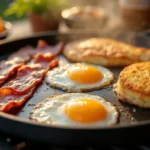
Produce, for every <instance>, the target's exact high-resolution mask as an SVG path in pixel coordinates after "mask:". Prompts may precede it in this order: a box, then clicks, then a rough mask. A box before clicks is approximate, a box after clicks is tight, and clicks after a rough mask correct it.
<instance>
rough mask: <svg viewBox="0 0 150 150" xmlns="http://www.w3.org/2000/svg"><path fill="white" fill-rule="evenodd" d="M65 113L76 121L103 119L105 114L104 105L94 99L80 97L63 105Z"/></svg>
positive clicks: (87, 121) (85, 121) (89, 121)
mask: <svg viewBox="0 0 150 150" xmlns="http://www.w3.org/2000/svg"><path fill="white" fill-rule="evenodd" d="M63 108H64V112H65V114H66V115H67V116H68V117H69V118H70V119H71V120H73V121H76V122H78V123H93V122H97V121H101V120H104V119H105V118H106V115H107V111H106V109H105V107H104V106H103V105H102V104H100V103H99V102H97V101H95V100H91V99H88V98H82V99H78V100H74V101H72V102H70V103H69V104H65V105H64V107H63Z"/></svg>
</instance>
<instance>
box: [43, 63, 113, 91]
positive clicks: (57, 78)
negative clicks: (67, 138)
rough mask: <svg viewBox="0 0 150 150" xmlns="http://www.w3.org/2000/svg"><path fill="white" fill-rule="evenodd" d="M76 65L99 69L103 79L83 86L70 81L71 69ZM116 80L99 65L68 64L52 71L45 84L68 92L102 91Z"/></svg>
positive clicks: (48, 74)
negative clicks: (69, 71) (69, 73)
mask: <svg viewBox="0 0 150 150" xmlns="http://www.w3.org/2000/svg"><path fill="white" fill-rule="evenodd" d="M76 65H80V66H81V65H84V66H87V65H88V66H92V67H95V68H96V69H98V70H99V71H100V72H101V73H102V74H103V78H102V80H100V81H99V82H96V83H90V84H83V83H78V82H75V81H73V80H71V79H70V77H69V76H68V70H69V68H73V67H74V66H76ZM113 79H114V76H113V73H112V72H111V71H109V70H108V69H107V68H104V67H102V66H98V65H91V64H85V63H75V64H67V65H64V66H60V67H58V68H55V69H53V70H50V71H49V72H48V73H47V75H46V78H45V82H46V83H48V84H50V85H51V86H52V87H54V88H59V89H62V90H64V91H67V92H83V91H92V90H94V89H100V88H102V87H104V86H106V85H109V84H110V83H111V82H112V81H113Z"/></svg>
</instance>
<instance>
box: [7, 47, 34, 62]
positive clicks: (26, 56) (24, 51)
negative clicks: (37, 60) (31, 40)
mask: <svg viewBox="0 0 150 150" xmlns="http://www.w3.org/2000/svg"><path fill="white" fill-rule="evenodd" d="M35 53H36V50H35V49H34V48H33V47H31V46H25V47H23V48H21V49H20V50H19V51H17V52H15V53H13V54H12V55H10V56H9V57H8V60H11V59H14V58H18V59H19V60H20V61H21V62H23V63H24V62H28V61H29V60H30V58H31V57H32V56H33V55H34V54H35Z"/></svg>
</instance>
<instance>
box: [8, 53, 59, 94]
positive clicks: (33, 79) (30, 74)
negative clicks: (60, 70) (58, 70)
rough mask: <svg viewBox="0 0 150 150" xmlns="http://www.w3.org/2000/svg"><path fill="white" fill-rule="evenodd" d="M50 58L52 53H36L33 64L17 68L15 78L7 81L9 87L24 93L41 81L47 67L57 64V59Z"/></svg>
mask: <svg viewBox="0 0 150 150" xmlns="http://www.w3.org/2000/svg"><path fill="white" fill-rule="evenodd" d="M52 60H53V57H52V55H41V54H39V55H37V57H36V59H35V61H34V63H33V64H31V65H26V66H23V67H21V68H20V69H19V70H18V73H17V77H16V79H15V80H13V81H11V82H10V83H9V87H10V88H12V89H13V90H15V91H16V92H17V93H19V94H20V93H26V92H27V91H29V90H30V89H31V88H32V87H34V86H36V85H37V84H39V83H40V82H41V81H42V79H43V78H44V76H45V74H46V72H47V71H48V70H49V69H51V68H52V67H55V66H56V65H57V64H58V61H56V60H53V61H52ZM50 62H51V63H50Z"/></svg>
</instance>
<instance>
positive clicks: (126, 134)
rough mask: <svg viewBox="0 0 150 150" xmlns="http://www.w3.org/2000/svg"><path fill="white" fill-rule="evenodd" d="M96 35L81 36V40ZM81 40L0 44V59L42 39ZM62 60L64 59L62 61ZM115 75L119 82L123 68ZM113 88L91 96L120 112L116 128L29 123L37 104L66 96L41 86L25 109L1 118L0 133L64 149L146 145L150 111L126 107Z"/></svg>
mask: <svg viewBox="0 0 150 150" xmlns="http://www.w3.org/2000/svg"><path fill="white" fill-rule="evenodd" d="M90 36H94V35H89V34H86V35H82V36H81V35H80V38H85V37H90ZM75 38H78V39H79V35H78V34H56V33H52V32H51V33H46V34H40V35H35V36H34V37H28V38H25V39H19V40H15V41H10V42H5V43H4V42H3V43H2V44H0V55H1V56H0V59H1V60H2V59H6V57H7V56H8V55H9V54H10V53H12V52H14V51H16V50H18V49H19V48H21V47H23V46H25V45H33V46H35V45H36V44H37V41H38V40H39V39H44V40H46V41H47V42H48V43H49V44H51V45H53V44H56V43H57V41H58V39H61V40H63V41H65V42H67V41H69V40H73V39H75ZM60 59H62V58H61V57H60ZM109 69H110V70H112V71H113V72H114V74H115V78H116V79H117V77H118V75H119V72H120V71H121V70H122V69H123V68H109ZM112 86H113V84H112V85H110V86H108V87H106V88H104V89H101V90H97V91H93V92H88V93H90V94H95V95H100V96H102V97H104V98H105V99H106V100H108V101H110V102H111V103H113V104H114V105H116V107H117V108H118V110H119V112H120V117H119V122H118V124H117V125H115V126H106V127H101V128H90V129H87V128H84V129H83V128H80V129H79V128H71V127H62V126H56V125H46V124H39V123H36V122H33V121H31V120H29V118H28V117H29V113H30V111H31V110H32V108H33V107H34V105H35V104H37V103H39V102H40V101H42V100H43V99H45V98H46V97H47V96H50V95H51V94H54V93H64V92H63V91H61V90H58V89H53V88H50V87H49V86H48V85H46V84H44V83H42V84H41V85H40V86H39V87H38V88H37V90H36V92H35V93H34V95H33V97H32V98H30V99H29V100H28V102H26V104H25V105H24V106H22V107H18V108H17V109H14V110H13V111H12V113H13V115H12V114H6V113H1V114H0V130H2V131H3V132H7V133H9V134H13V135H16V136H20V137H24V138H28V139H31V140H36V141H40V142H45V143H49V144H63V145H79V144H81V145H83V144H86V145H93V144H129V143H145V142H146V143H147V142H149V138H150V134H149V133H150V110H149V109H142V108H138V107H136V106H132V105H129V104H124V103H121V102H119V101H118V100H117V99H116V95H115V93H114V92H113V91H112Z"/></svg>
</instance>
